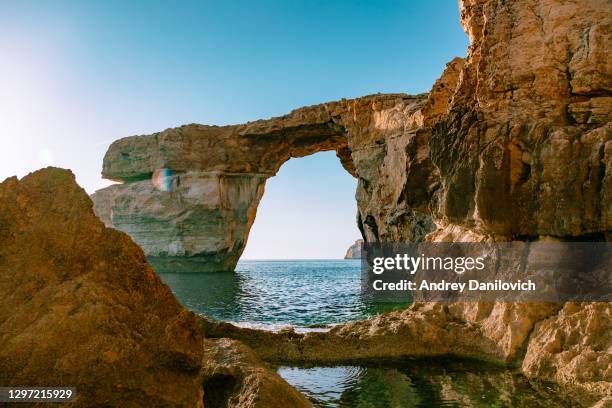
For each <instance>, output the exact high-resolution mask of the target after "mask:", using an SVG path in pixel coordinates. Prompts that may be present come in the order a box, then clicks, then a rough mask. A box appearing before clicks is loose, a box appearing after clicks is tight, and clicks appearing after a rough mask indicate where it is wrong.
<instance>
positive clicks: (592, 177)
mask: <svg viewBox="0 0 612 408" xmlns="http://www.w3.org/2000/svg"><path fill="white" fill-rule="evenodd" d="M609 9H610V4H609V2H606V1H599V0H588V1H567V2H559V1H555V0H521V1H513V2H502V1H496V0H487V1H483V0H465V1H463V2H462V3H461V22H462V24H463V26H464V28H465V30H466V32H467V33H468V34H469V36H470V39H471V45H470V48H469V52H468V56H467V58H466V60H465V63H464V64H463V67H462V68H461V73H460V74H459V76H458V78H459V82H458V84H457V86H456V90H455V92H454V95H453V96H452V98H451V101H450V103H449V106H448V108H447V110H448V114H447V115H442V116H439V115H438V120H437V121H435V123H434V124H432V127H433V132H432V140H431V159H432V160H433V162H434V164H435V166H436V167H437V169H439V171H440V186H441V188H440V189H439V190H438V191H437V193H436V200H435V205H434V206H433V214H434V218H435V220H436V223H437V224H438V225H439V226H441V227H442V228H444V227H446V226H448V225H450V224H459V225H461V226H464V227H466V228H468V229H472V230H476V231H478V232H480V233H483V234H486V235H495V236H504V237H509V238H514V239H516V238H517V237H519V238H520V237H530V238H537V237H538V236H541V235H547V236H555V237H558V238H576V237H583V236H591V237H593V236H594V237H598V238H599V239H605V235H606V234H610V231H611V230H612V217H610V208H612V201H611V200H612V194H610V191H611V188H612V187H611V185H612V178H611V177H610V174H609V171H610V170H609V169H610V168H611V167H612V158H611V156H610V155H609V154H608V153H607V152H609V150H610V147H608V146H609V145H610V144H611V143H612V128H611V125H610V118H611V116H612V98H611V96H612V94H611V92H612V76H611V75H610V73H611V71H612V66H611V64H610V58H609V56H608V55H609V51H610V34H609V33H610V27H611V26H612V17H610V13H609ZM453 71H455V69H453ZM453 76H455V75H454V74H453ZM438 111H439V110H438Z"/></svg>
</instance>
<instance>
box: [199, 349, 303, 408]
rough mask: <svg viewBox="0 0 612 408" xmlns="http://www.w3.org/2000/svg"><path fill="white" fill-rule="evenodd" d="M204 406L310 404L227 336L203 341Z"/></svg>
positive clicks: (249, 407) (265, 407)
mask: <svg viewBox="0 0 612 408" xmlns="http://www.w3.org/2000/svg"><path fill="white" fill-rule="evenodd" d="M204 355H205V356H206V358H205V360H204V370H203V377H204V380H203V383H204V405H205V407H209V408H215V407H219V408H226V407H227V408H234V407H235V408H286V407H311V406H312V404H311V403H310V401H308V400H307V399H306V397H304V396H303V395H302V394H300V393H299V392H298V391H296V390H295V389H294V388H292V387H290V386H289V385H288V384H287V383H286V382H285V380H283V379H282V378H281V377H280V376H279V375H278V374H276V373H275V372H274V371H272V370H270V369H268V368H266V367H265V365H264V363H263V362H262V361H261V360H260V359H259V357H258V356H257V355H256V354H255V353H254V352H253V350H251V349H250V348H248V347H246V346H245V345H243V344H241V343H239V342H237V341H235V340H229V339H221V340H206V341H205V343H204Z"/></svg>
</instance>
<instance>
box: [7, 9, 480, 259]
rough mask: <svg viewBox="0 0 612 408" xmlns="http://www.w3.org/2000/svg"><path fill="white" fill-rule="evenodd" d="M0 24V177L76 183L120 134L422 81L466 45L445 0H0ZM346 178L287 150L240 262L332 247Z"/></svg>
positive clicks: (411, 87) (350, 189) (255, 114)
mask: <svg viewBox="0 0 612 408" xmlns="http://www.w3.org/2000/svg"><path fill="white" fill-rule="evenodd" d="M0 27H2V35H1V36H0V56H1V59H0V141H2V145H1V148H0V180H3V179H4V178H6V177H9V176H11V175H18V176H20V177H21V176H23V175H25V174H27V173H28V172H30V171H33V170H35V169H37V168H40V167H42V166H45V165H48V164H52V165H56V166H60V167H66V168H70V169H72V170H73V171H74V172H75V174H76V175H77V180H78V181H79V183H80V184H81V185H82V186H83V187H85V188H86V189H87V191H89V192H93V191H94V190H96V189H98V188H101V187H103V186H105V185H107V184H108V183H107V182H106V181H104V180H102V179H101V178H100V169H101V164H102V157H103V155H104V152H105V150H106V148H107V146H108V144H109V143H110V142H111V141H113V140H115V139H118V138H120V137H124V136H128V135H133V134H146V133H151V132H155V131H158V130H161V129H165V128H168V127H173V126H177V125H181V124H184V123H192V122H198V123H209V124H219V125H221V124H231V123H241V122H245V121H248V120H254V119H259V118H266V117H270V116H278V115H281V114H284V113H286V112H288V111H290V110H291V109H293V108H296V107H299V106H303V105H309V104H315V103H320V102H324V101H328V100H334V99H339V98H342V97H347V98H349V97H357V96H361V95H365V94H371V93H376V92H407V93H419V92H425V91H428V90H429V88H430V87H431V85H432V83H433V82H434V81H435V79H436V78H437V77H438V76H439V75H440V73H441V72H442V69H443V67H444V64H445V63H446V62H448V61H450V60H451V59H452V58H453V57H455V56H463V55H465V52H466V47H467V43H468V40H467V36H466V35H465V34H464V33H463V31H462V29H461V27H460V25H459V11H458V7H457V3H456V1H453V0H437V1H429V2H421V1H410V0H403V1H401V0H372V1H357V0H356V1H336V0H320V1H291V0H279V1H257V0H251V1H231V0H227V1H221V0H219V1H193V2H191V1H177V2H167V1H148V2H138V1H129V2H127V1H28V0H22V1H12V0H11V1H9V0H0ZM354 187H355V181H354V180H353V179H352V178H351V177H350V176H348V175H347V174H346V173H345V172H344V170H343V169H342V168H341V167H340V165H339V163H338V162H337V159H336V158H335V156H334V155H333V153H320V154H317V155H314V156H312V157H309V158H304V159H301V160H292V161H290V162H289V163H287V164H286V165H285V166H284V167H283V168H282V169H281V171H280V173H279V175H278V176H277V177H276V178H273V179H271V180H270V181H269V182H268V186H267V191H266V194H265V195H264V199H263V202H262V206H261V207H260V211H259V213H258V216H257V220H256V222H255V226H254V230H253V234H252V236H251V239H250V242H249V245H248V247H247V251H246V253H245V257H249V258H337V257H340V256H342V254H343V252H344V250H345V249H346V247H347V246H348V245H349V244H350V243H351V242H352V241H353V240H354V239H356V238H358V235H359V234H358V231H357V228H356V226H355V203H354ZM282 248H284V249H282Z"/></svg>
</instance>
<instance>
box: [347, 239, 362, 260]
mask: <svg viewBox="0 0 612 408" xmlns="http://www.w3.org/2000/svg"><path fill="white" fill-rule="evenodd" d="M362 245H363V239H358V240H357V241H355V243H354V244H353V245H351V246H350V247H349V248H348V249H347V250H346V254H345V255H344V259H361V246H362Z"/></svg>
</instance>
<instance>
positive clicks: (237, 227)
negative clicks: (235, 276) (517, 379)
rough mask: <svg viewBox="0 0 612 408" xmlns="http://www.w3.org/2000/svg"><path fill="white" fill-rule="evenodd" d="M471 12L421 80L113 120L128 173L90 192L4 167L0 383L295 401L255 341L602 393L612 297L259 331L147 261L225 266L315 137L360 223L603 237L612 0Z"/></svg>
mask: <svg viewBox="0 0 612 408" xmlns="http://www.w3.org/2000/svg"><path fill="white" fill-rule="evenodd" d="M461 23H462V25H463V27H464V28H465V30H466V32H467V33H468V35H469V36H470V40H471V44H470V47H469V49H468V54H467V57H466V58H464V59H462V58H456V59H454V60H453V61H451V62H450V63H449V64H448V65H447V66H446V68H445V70H444V73H443V74H442V76H441V77H440V79H439V80H438V81H437V82H436V83H435V84H434V85H433V88H432V90H431V92H430V93H429V94H422V95H415V96H409V95H404V94H388V95H382V94H381V95H371V96H366V97H363V98H357V99H351V100H341V101H337V102H328V103H324V104H320V105H315V106H310V107H305V108H301V109H297V110H295V111H293V112H291V113H289V114H288V115H286V116H283V117H279V118H273V119H269V120H262V121H256V122H251V123H247V124H243V125H235V126H223V127H217V126H205V125H186V126H182V127H179V128H174V129H168V130H165V131H163V132H160V133H156V134H153V135H148V136H134V137H129V138H125V139H121V140H118V141H116V142H114V143H113V144H112V145H111V146H110V148H109V150H108V152H107V154H106V156H105V159H104V164H103V175H104V176H105V177H107V178H109V179H113V180H117V181H121V182H122V184H118V185H114V186H111V187H108V188H107V189H103V190H101V191H98V192H96V194H94V196H93V203H92V201H91V200H90V198H89V197H88V196H87V194H86V193H85V191H84V190H82V189H81V188H80V187H79V186H78V185H77V184H76V182H75V180H74V176H73V175H72V174H71V173H70V172H69V171H66V170H61V169H56V168H47V169H43V170H40V171H37V172H35V173H32V174H30V175H28V176H26V177H24V178H23V179H21V180H17V179H16V178H14V177H13V178H9V179H7V180H5V181H4V182H2V183H1V184H0V343H1V344H2V345H3V346H2V347H1V348H0V366H1V367H2V368H3V369H2V370H0V382H1V383H2V384H3V385H23V384H28V385H30V386H35V385H41V386H42V385H44V386H49V385H65V384H70V385H71V386H76V387H77V389H78V393H79V394H78V397H77V401H76V403H75V405H76V406H91V405H95V404H102V405H108V406H126V407H131V406H134V407H135V406H142V405H143V404H144V405H149V406H184V407H202V406H207V407H215V406H235V407H285V406H295V407H300V406H310V405H311V404H310V402H309V401H308V400H307V399H306V398H305V397H304V396H303V395H301V394H300V393H298V392H297V391H296V390H294V389H293V388H292V387H291V386H289V384H287V383H286V382H285V381H284V380H282V379H281V378H280V377H279V376H278V375H277V374H276V373H275V372H274V371H272V370H270V369H269V368H268V367H267V365H266V363H264V362H262V361H265V362H274V361H285V362H295V363H304V362H309V363H338V362H344V361H358V360H376V359H384V358H405V357H416V358H422V357H435V356H438V357H444V356H446V357H448V356H452V358H470V359H477V360H481V361H486V362H493V363H497V364H503V365H510V366H514V367H520V370H521V372H522V373H523V374H524V375H526V376H527V377H529V378H538V379H542V380H547V381H553V382H556V383H558V384H560V385H562V386H563V387H567V388H568V389H574V390H579V392H582V393H584V394H585V395H589V400H590V401H592V402H593V403H596V401H599V402H598V404H599V405H597V406H600V407H603V406H606V404H609V403H610V402H611V399H610V398H611V397H610V395H612V352H611V350H612V337H611V336H610V327H612V322H611V321H610V319H611V316H612V306H611V304H610V303H564V304H560V303H559V304H555V303H535V302H532V303H527V302H525V303H520V302H472V303H446V304H445V303H415V304H413V305H412V306H411V307H410V308H409V309H407V310H403V311H399V312H391V313H385V314H383V315H380V316H378V317H376V318H374V319H371V320H368V321H359V322H351V323H347V324H344V325H340V326H337V327H334V328H332V329H331V330H330V331H328V332H325V333H306V334H298V333H295V332H293V331H290V330H289V331H282V332H280V333H269V332H264V331H258V330H252V329H244V328H237V327H235V326H232V325H229V324H227V323H221V322H213V321H210V320H207V319H202V318H199V317H198V316H195V315H194V314H193V313H191V312H189V311H187V310H185V309H184V308H183V307H182V306H181V305H180V304H179V303H178V302H177V300H176V299H175V298H174V296H173V295H172V293H171V291H170V289H169V288H168V287H167V286H166V285H164V284H163V283H162V282H161V281H160V279H159V277H158V276H157V275H156V273H155V272H154V271H153V269H152V268H151V267H150V266H149V264H148V263H147V261H146V258H145V256H150V257H158V258H170V259H171V260H173V259H174V258H175V257H176V258H179V259H184V260H186V261H191V260H193V261H196V262H203V263H206V264H207V265H210V268H211V269H215V270H232V269H233V268H234V267H235V265H236V262H237V261H238V259H239V257H240V255H241V253H242V251H243V249H244V246H245V244H246V242H247V239H248V233H249V230H250V228H251V226H252V224H253V222H254V220H255V215H256V211H257V206H258V204H259V201H260V199H261V197H262V195H263V194H264V188H265V182H266V180H267V179H268V178H269V177H272V176H273V175H274V174H276V172H277V171H278V169H279V168H280V166H281V165H282V164H283V163H284V162H285V161H287V160H289V159H290V158H292V157H302V156H305V155H309V154H313V153H315V152H318V151H322V150H335V151H336V153H337V155H338V157H339V158H340V160H341V162H342V164H343V166H344V168H345V169H346V170H347V171H348V172H349V173H350V174H352V175H353V176H355V177H356V178H357V179H358V188H357V192H356V199H357V204H358V215H357V223H358V226H359V228H360V229H361V232H362V235H363V238H364V240H365V241H366V242H402V241H410V242H418V241H430V242H481V241H487V242H504V241H512V240H519V241H520V240H526V241H535V240H559V241H565V240H567V241H581V240H586V241H610V240H611V238H612V124H611V122H610V118H611V116H612V109H611V108H612V79H611V78H612V74H611V71H612V68H611V66H610V58H609V55H610V48H611V47H610V34H609V33H610V30H611V27H612V17H611V16H610V13H609V4H607V3H606V2H602V1H597V0H588V1H566V2H559V1H555V0H518V1H513V2H505V1H498V0H462V1H461ZM94 211H95V213H94ZM96 214H97V216H98V217H99V218H98V217H96ZM100 220H102V221H100ZM105 224H106V226H105ZM111 227H112V228H111ZM114 228H116V229H118V230H121V231H124V232H125V233H124V232H120V231H117V230H116V229H114ZM227 384H229V385H227Z"/></svg>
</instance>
